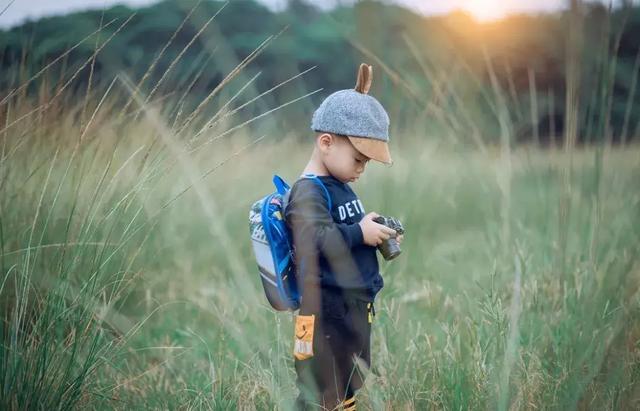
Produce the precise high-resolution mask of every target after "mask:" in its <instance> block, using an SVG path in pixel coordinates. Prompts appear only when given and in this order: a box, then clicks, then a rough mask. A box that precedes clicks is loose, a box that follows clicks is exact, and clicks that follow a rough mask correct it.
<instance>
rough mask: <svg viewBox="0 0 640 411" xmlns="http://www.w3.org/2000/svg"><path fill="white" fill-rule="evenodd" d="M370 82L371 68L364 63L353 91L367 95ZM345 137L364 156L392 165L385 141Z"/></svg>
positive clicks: (371, 77) (361, 65) (371, 78)
mask: <svg viewBox="0 0 640 411" xmlns="http://www.w3.org/2000/svg"><path fill="white" fill-rule="evenodd" d="M371 80H373V67H371V66H370V65H368V64H364V63H362V64H360V68H359V69H358V79H357V80H356V87H355V90H356V91H357V92H358V93H362V94H367V93H369V89H371ZM347 137H348V138H349V141H351V144H353V146H354V147H355V148H356V150H358V151H359V152H361V153H362V154H364V155H365V156H367V157H369V158H372V159H374V160H377V161H380V162H382V163H385V164H392V163H393V160H391V153H390V152H389V145H388V144H387V142H386V141H383V140H377V139H373V138H368V137H356V136H349V135H347Z"/></svg>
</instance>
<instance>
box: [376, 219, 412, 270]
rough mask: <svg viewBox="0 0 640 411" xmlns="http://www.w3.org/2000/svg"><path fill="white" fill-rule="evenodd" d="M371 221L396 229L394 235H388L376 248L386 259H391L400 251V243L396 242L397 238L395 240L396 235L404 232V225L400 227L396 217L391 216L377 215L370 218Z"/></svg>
mask: <svg viewBox="0 0 640 411" xmlns="http://www.w3.org/2000/svg"><path fill="white" fill-rule="evenodd" d="M372 221H375V222H376V223H378V224H382V225H385V226H387V227H389V228H391V229H394V230H396V233H397V234H396V235H394V236H392V237H390V238H389V239H388V240H384V241H383V242H382V243H380V245H378V250H380V253H381V254H382V256H383V257H384V259H385V260H387V261H390V260H393V259H394V258H396V257H397V256H399V255H400V253H402V250H401V249H400V244H398V240H396V236H397V235H402V234H404V227H402V224H401V223H400V221H399V220H398V219H397V218H393V217H384V216H378V217H376V218H374V219H372Z"/></svg>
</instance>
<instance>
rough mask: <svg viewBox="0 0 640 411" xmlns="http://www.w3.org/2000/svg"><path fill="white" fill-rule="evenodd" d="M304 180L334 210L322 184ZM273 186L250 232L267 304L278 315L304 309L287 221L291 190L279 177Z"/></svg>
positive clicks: (254, 210) (256, 206)
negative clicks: (316, 187) (320, 192)
mask: <svg viewBox="0 0 640 411" xmlns="http://www.w3.org/2000/svg"><path fill="white" fill-rule="evenodd" d="M301 177H303V178H309V179H312V180H313V181H315V182H316V183H317V184H318V185H320V187H322V189H323V190H324V193H325V195H326V196H327V201H328V203H329V209H331V197H330V196H329V192H328V191H327V188H326V187H325V186H324V184H323V183H322V181H321V180H320V179H319V178H318V177H317V176H315V175H314V174H303V175H302V176H301ZM273 184H274V185H275V186H276V191H275V192H274V193H272V194H269V195H267V196H265V197H263V198H261V199H260V200H258V201H256V202H255V203H253V206H252V207H251V211H250V212H249V232H250V234H251V243H252V245H253V253H254V256H255V258H256V262H257V263H258V271H259V273H260V280H261V281H262V286H263V288H264V293H265V294H266V296H267V300H268V301H269V303H270V304H271V306H272V307H273V308H275V309H276V310H278V311H286V310H292V311H294V310H297V309H298V308H299V307H300V291H301V290H299V288H298V284H297V281H296V268H295V258H294V254H293V238H292V236H291V233H290V230H289V229H288V227H287V225H286V223H285V220H284V216H285V214H284V210H285V208H286V206H287V202H288V198H289V192H290V190H291V188H290V187H289V185H288V184H287V183H286V182H285V181H284V180H283V179H282V178H281V177H280V176H277V175H274V176H273Z"/></svg>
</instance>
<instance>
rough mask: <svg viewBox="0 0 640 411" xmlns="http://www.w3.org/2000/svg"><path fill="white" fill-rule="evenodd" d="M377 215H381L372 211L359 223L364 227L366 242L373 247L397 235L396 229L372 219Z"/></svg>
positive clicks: (363, 234) (363, 235)
mask: <svg viewBox="0 0 640 411" xmlns="http://www.w3.org/2000/svg"><path fill="white" fill-rule="evenodd" d="M376 217H379V214H378V213H374V212H371V213H369V214H367V215H365V216H364V217H363V218H362V220H360V222H359V223H358V224H360V228H361V229H362V237H363V239H364V243H365V244H366V245H370V246H373V247H375V246H377V245H378V244H380V243H382V242H383V241H384V240H388V239H389V238H391V236H393V235H396V230H394V229H391V228H389V227H387V226H386V225H382V224H378V223H376V222H375V221H372V220H373V219H374V218H376Z"/></svg>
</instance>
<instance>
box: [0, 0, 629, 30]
mask: <svg viewBox="0 0 640 411" xmlns="http://www.w3.org/2000/svg"><path fill="white" fill-rule="evenodd" d="M12 1H13V3H12ZM157 1H158V0H0V13H1V14H0V28H8V27H11V26H15V25H17V24H20V23H21V22H23V21H24V20H26V19H28V18H30V19H35V18H38V17H42V16H48V15H56V14H66V13H68V12H70V11H77V10H85V9H89V8H93V9H101V8H103V7H110V6H113V5H115V4H127V5H129V6H145V5H149V4H153V3H155V2H157ZM257 1H259V2H260V3H263V4H265V5H267V6H268V7H269V8H271V9H273V10H278V9H281V8H282V7H284V5H286V1H287V0H257ZM306 1H307V2H308V3H312V4H315V5H316V6H319V7H321V8H323V9H328V8H331V7H332V6H334V5H335V4H336V3H352V2H354V1H355V0H306ZM384 1H386V2H389V3H396V4H401V5H404V6H407V7H409V8H412V9H414V10H416V11H418V12H421V13H423V14H426V15H433V14H443V13H447V12H449V11H452V10H455V9H461V10H466V11H468V12H469V13H471V14H472V15H473V16H475V17H476V18H477V19H478V20H481V21H490V20H495V19H498V18H500V17H503V16H505V15H506V14H509V13H513V12H526V13H535V12H541V11H543V12H544V11H552V10H557V9H560V8H562V7H564V6H565V5H566V4H567V0H534V1H531V0H384ZM636 2H637V1H636ZM616 3H618V0H616V1H614V4H616ZM7 6H8V8H6V7H7ZM5 8H6V10H5ZM3 10H4V12H3Z"/></svg>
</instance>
